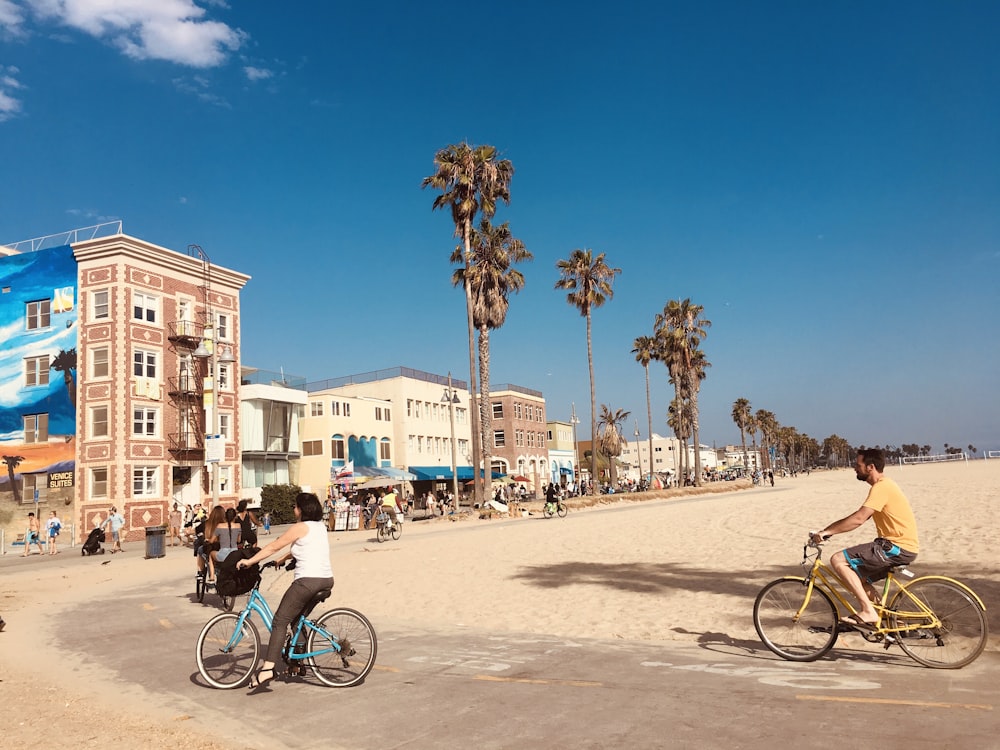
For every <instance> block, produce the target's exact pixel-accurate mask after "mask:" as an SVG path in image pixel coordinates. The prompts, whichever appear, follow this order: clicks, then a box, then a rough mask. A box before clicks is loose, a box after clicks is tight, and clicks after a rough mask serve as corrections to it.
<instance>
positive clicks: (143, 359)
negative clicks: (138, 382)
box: [132, 349, 156, 378]
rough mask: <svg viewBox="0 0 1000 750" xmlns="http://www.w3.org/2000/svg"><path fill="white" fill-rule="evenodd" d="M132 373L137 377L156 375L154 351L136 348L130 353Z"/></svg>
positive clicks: (153, 376)
mask: <svg viewBox="0 0 1000 750" xmlns="http://www.w3.org/2000/svg"><path fill="white" fill-rule="evenodd" d="M132 374H133V375H135V376H136V377H137V378H155V377H156V352H154V351H150V350H149V349H136V350H135V353H133V355H132Z"/></svg>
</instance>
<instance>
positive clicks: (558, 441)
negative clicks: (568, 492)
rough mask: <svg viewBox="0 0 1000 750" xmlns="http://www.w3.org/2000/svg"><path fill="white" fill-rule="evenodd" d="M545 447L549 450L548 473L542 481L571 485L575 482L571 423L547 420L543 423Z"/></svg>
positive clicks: (573, 443)
mask: <svg viewBox="0 0 1000 750" xmlns="http://www.w3.org/2000/svg"><path fill="white" fill-rule="evenodd" d="M545 437H546V440H545V447H546V448H547V449H548V451H549V475H548V476H547V477H546V478H545V480H544V483H546V484H547V483H549V482H552V483H553V484H555V485H556V486H562V487H572V486H575V482H576V469H577V459H576V441H575V440H574V439H573V423H572V422H560V421H559V420H549V421H548V422H547V423H546V424H545Z"/></svg>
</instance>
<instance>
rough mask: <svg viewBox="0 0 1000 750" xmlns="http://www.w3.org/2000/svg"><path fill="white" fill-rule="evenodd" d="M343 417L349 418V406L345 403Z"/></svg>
mask: <svg viewBox="0 0 1000 750" xmlns="http://www.w3.org/2000/svg"><path fill="white" fill-rule="evenodd" d="M344 416H345V417H349V416H351V405H350V404H349V403H347V402H346V401H345V402H344Z"/></svg>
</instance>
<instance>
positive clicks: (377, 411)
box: [375, 406, 382, 422]
mask: <svg viewBox="0 0 1000 750" xmlns="http://www.w3.org/2000/svg"><path fill="white" fill-rule="evenodd" d="M375 421H376V422H381V421H382V407H381V406H376V407H375Z"/></svg>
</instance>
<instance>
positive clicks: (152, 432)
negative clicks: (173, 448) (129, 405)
mask: <svg viewBox="0 0 1000 750" xmlns="http://www.w3.org/2000/svg"><path fill="white" fill-rule="evenodd" d="M158 411H159V410H158V409H156V408H155V407H152V406H136V407H135V408H133V409H132V434H133V435H136V436H138V437H155V436H156V422H157V412H158Z"/></svg>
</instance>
